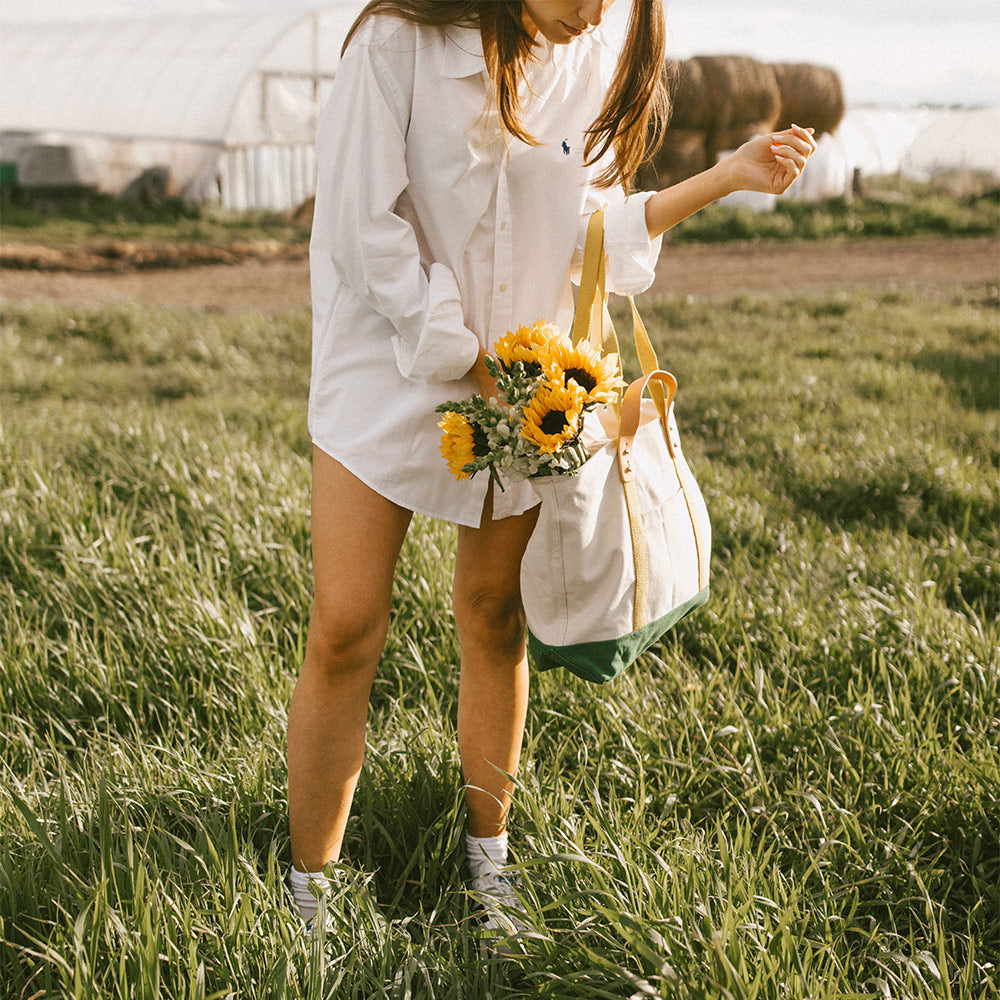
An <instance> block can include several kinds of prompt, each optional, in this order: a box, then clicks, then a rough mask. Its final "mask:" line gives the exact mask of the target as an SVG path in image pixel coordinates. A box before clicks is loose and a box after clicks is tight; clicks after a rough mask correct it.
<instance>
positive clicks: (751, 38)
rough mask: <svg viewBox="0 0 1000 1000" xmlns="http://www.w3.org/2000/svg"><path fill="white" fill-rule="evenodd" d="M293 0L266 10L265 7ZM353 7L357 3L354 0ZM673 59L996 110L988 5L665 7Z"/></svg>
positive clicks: (996, 45) (125, 13)
mask: <svg viewBox="0 0 1000 1000" xmlns="http://www.w3.org/2000/svg"><path fill="white" fill-rule="evenodd" d="M290 3H298V4H299V5H301V0H270V3H269V4H267V3H265V4H264V5H265V6H268V5H270V6H274V5H278V4H281V5H287V4H290ZM250 4H254V5H256V6H261V2H260V0H0V30H2V24H3V23H12V22H16V21H25V20H36V21H37V20H45V19H52V18H57V19H65V18H74V17H75V18H93V17H95V16H101V15H112V16H119V17H136V16H137V15H139V14H140V12H141V13H147V12H148V13H150V14H162V13H166V12H169V11H178V12H185V13H189V12H192V11H195V10H198V9H204V8H206V7H210V8H211V7H214V8H215V9H219V8H225V7H234V6H235V7H240V6H247V5H250ZM358 6H359V8H360V6H361V3H360V0H359V3H358ZM625 6H626V0H619V2H618V8H619V9H621V8H624V7H625ZM666 10H667V22H668V28H669V33H670V35H669V37H670V51H671V53H672V54H674V55H675V56H677V57H678V58H686V57H688V56H692V55H700V54H705V55H717V54H723V53H740V54H745V55H751V56H755V57H756V58H758V59H763V60H767V61H775V62H779V61H780V62H813V63H818V64H821V65H826V66H832V67H834V68H835V69H836V70H837V71H838V72H839V73H840V76H841V79H842V80H843V83H844V90H845V92H846V96H847V100H848V103H850V104H862V103H865V104H870V103H874V104H894V105H912V104H919V103H923V102H927V103H935V104H952V103H954V104H993V105H996V104H1000V58H998V55H997V53H1000V4H998V3H997V2H996V0H949V2H947V3H944V2H941V0H864V2H862V0H834V2H833V3H830V4H825V3H821V2H820V0H666Z"/></svg>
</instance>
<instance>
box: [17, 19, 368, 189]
mask: <svg viewBox="0 0 1000 1000" xmlns="http://www.w3.org/2000/svg"><path fill="white" fill-rule="evenodd" d="M362 6H363V2H362V0H328V2H327V3H324V4H322V5H321V6H320V5H316V4H312V5H308V6H301V7H291V8H289V7H287V6H285V5H282V6H281V8H280V9H278V10H274V9H267V8H265V9H264V10H261V9H260V8H253V9H244V10H241V11H238V12H235V13H233V12H229V11H225V12H219V13H217V12H209V13H200V14H197V15H190V14H188V15H181V16H170V17H156V18H127V19H125V18H121V19H115V20H103V21H91V22H65V21H64V22H54V23H51V24H17V25H4V26H3V30H2V31H0V94H2V95H3V96H2V99H0V157H2V159H4V160H13V161H14V162H15V163H16V164H17V166H18V174H19V179H20V180H21V182H22V183H26V184H30V183H38V184H44V183H47V182H51V183H73V182H76V183H82V184H89V185H96V186H97V187H98V188H100V189H101V190H105V191H109V192H112V193H118V192H120V191H121V190H122V189H123V188H124V187H125V186H126V185H127V184H128V183H129V182H130V181H132V180H133V179H134V178H135V177H136V176H138V175H139V174H140V173H142V172H143V171H144V170H146V169H149V168H151V167H167V168H168V169H169V171H170V177H171V187H172V190H173V192H175V193H177V194H180V195H182V196H184V197H189V198H192V199H194V200H197V201H203V200H211V199H213V198H214V199H219V198H221V201H222V203H223V205H224V206H226V207H229V208H236V209H285V208H289V207H291V206H294V205H296V204H298V203H299V202H301V201H302V200H303V199H304V198H306V197H307V196H308V195H310V194H311V193H312V192H313V190H314V187H315V171H316V167H315V158H314V155H313V145H312V144H313V135H314V132H315V127H316V121H317V118H318V114H319V111H320V109H321V107H322V104H323V101H324V99H325V97H326V94H327V92H328V85H329V81H330V80H331V79H332V77H333V74H334V73H335V72H336V68H337V64H338V62H339V54H340V48H341V45H342V44H343V40H344V37H345V36H346V33H347V30H348V28H349V27H350V25H351V24H352V23H353V21H354V19H355V17H356V16H357V14H358V12H359V11H360V9H361V8H362ZM66 150H69V153H70V154H71V155H65V151H66ZM47 151H48V152H49V153H50V154H51V155H48V156H46V155H44V154H45V153H46V152H47ZM60 151H62V152H60ZM46 170H48V174H46ZM67 172H69V173H70V174H71V175H72V174H75V175H76V176H66V174H67Z"/></svg>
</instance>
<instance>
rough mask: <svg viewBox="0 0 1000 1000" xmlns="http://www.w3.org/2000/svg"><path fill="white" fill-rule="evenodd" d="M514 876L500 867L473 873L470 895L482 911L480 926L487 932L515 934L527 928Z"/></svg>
mask: <svg viewBox="0 0 1000 1000" xmlns="http://www.w3.org/2000/svg"><path fill="white" fill-rule="evenodd" d="M519 884H520V883H519V881H518V879H517V877H516V876H515V875H513V874H509V873H506V872H502V871H492V872H484V873H483V874H482V875H476V876H474V877H473V879H472V882H471V883H470V885H471V891H472V897H473V899H475V901H476V903H477V904H478V908H479V909H480V910H481V912H482V914H483V921H482V923H481V924H480V927H481V929H482V930H483V931H485V932H486V933H487V935H489V936H493V937H496V936H501V935H510V934H517V933H518V932H520V931H526V930H528V923H527V921H526V920H525V919H524V918H525V916H526V915H527V914H526V912H525V909H524V903H522V902H521V900H520V899H519V898H518V895H517V892H516V890H517V888H518V886H519Z"/></svg>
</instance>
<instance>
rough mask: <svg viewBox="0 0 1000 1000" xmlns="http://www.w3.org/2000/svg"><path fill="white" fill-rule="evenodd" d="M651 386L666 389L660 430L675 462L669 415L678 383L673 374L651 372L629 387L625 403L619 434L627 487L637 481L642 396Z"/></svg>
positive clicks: (621, 471)
mask: <svg viewBox="0 0 1000 1000" xmlns="http://www.w3.org/2000/svg"><path fill="white" fill-rule="evenodd" d="M650 383H661V389H660V392H661V393H662V392H663V388H662V386H665V387H666V399H665V409H664V412H663V414H661V415H660V426H661V427H662V428H663V437H664V439H665V440H666V442H667V451H668V452H669V453H670V457H671V458H673V457H674V451H675V448H676V442H675V441H674V440H673V439H672V437H671V434H670V426H669V423H668V415H669V413H670V407H671V405H672V404H673V401H674V393H675V392H676V391H677V379H675V378H674V377H673V375H671V374H670V372H664V371H655V372H650V373H649V374H648V375H643V376H642V378H637V379H636V380H635V381H634V382H633V383H632V384H631V385H630V386H629V387H628V389H627V390H626V391H625V398H624V400H623V401H622V419H621V424H620V425H619V430H618V472H619V474H620V475H621V479H622V482H623V483H628V482H631V481H632V480H633V479H634V478H635V462H634V461H633V454H632V449H633V446H634V444H635V435H636V432H637V431H638V430H639V418H640V416H641V415H642V394H643V392H644V391H645V389H646V386H647V385H649V384H650ZM657 409H659V407H657Z"/></svg>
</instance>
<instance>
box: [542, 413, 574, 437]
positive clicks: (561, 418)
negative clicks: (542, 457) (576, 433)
mask: <svg viewBox="0 0 1000 1000" xmlns="http://www.w3.org/2000/svg"><path fill="white" fill-rule="evenodd" d="M538 426H539V427H541V429H542V433H543V434H562V432H563V431H564V430H566V428H567V427H568V426H569V421H568V420H567V419H566V414H565V412H564V411H563V410H549V412H548V413H546V414H545V416H544V417H542V419H541V421H540V422H539V424H538Z"/></svg>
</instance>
